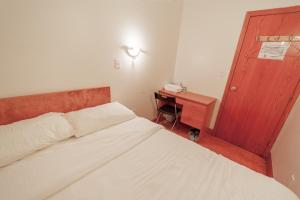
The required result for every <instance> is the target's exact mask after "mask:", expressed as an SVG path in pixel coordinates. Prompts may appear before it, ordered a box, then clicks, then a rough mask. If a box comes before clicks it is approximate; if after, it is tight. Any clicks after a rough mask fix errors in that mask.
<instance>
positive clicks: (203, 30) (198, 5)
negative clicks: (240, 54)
mask: <svg viewBox="0 0 300 200" xmlns="http://www.w3.org/2000/svg"><path fill="white" fill-rule="evenodd" d="M297 4H300V1H299V0H286V1H282V0H270V1H261V0H251V1H249V0H248V1H245V0H244V1H243V0H227V1H220V0H210V1H208V0H185V1H184V8H183V16H182V19H181V30H180V37H179V46H178V53H177V61H176V69H175V75H174V81H175V82H182V83H183V84H184V85H186V86H187V87H188V89H189V90H191V91H195V92H199V93H202V94H205V95H209V96H213V97H216V98H218V99H219V102H218V105H217V108H216V109H215V114H214V117H213V118H214V119H215V118H216V116H217V111H218V107H219V103H220V100H221V98H222V95H223V91H224V88H225V84H226V81H227V76H228V74H229V70H230V67H231V63H232V60H233V56H234V53H235V49H236V45H237V42H238V38H239V34H240V31H241V28H242V24H243V20H244V15H245V13H246V11H250V10H258V9H265V8H276V7H283V6H291V5H297ZM213 123H214V120H213V122H212V126H213Z"/></svg>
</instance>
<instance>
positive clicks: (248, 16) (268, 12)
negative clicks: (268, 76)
mask: <svg viewBox="0 0 300 200" xmlns="http://www.w3.org/2000/svg"><path fill="white" fill-rule="evenodd" d="M295 12H300V6H292V7H286V8H275V9H268V10H257V11H249V12H247V13H246V16H245V20H244V24H243V27H242V31H241V34H240V37H239V41H238V44H237V49H236V52H235V55H234V58H233V62H232V65H231V70H230V73H229V76H228V80H227V83H226V87H225V91H224V94H223V97H222V102H221V105H220V109H219V112H218V116H217V120H216V124H215V127H214V131H213V132H214V134H216V133H217V132H218V129H219V128H220V121H221V118H222V115H223V111H224V107H225V104H226V101H227V98H228V95H229V92H230V86H231V83H232V80H233V76H234V73H235V70H236V67H237V64H238V60H239V57H240V53H241V50H242V47H243V42H244V39H245V36H246V33H247V29H248V25H249V22H250V19H251V17H255V16H261V15H272V14H283V13H295ZM299 95H300V80H299V81H298V84H297V86H296V88H295V92H294V95H293V97H291V99H290V101H289V103H288V105H287V107H286V109H285V111H284V113H283V115H282V116H281V118H280V121H279V123H278V124H277V125H276V127H275V131H274V133H273V134H272V138H271V140H270V142H269V144H268V146H267V148H266V149H265V152H264V157H267V156H269V154H270V151H271V149H272V147H273V145H274V143H275V141H276V139H277V137H278V135H279V133H280V131H281V128H282V127H283V125H284V123H285V121H286V120H287V118H288V115H289V113H290V111H291V110H292V108H293V105H294V104H295V102H296V100H297V98H298V96H299Z"/></svg>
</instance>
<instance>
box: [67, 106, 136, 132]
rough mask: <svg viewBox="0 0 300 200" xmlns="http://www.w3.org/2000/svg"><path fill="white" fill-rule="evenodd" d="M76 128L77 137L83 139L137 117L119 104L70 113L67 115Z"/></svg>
mask: <svg viewBox="0 0 300 200" xmlns="http://www.w3.org/2000/svg"><path fill="white" fill-rule="evenodd" d="M65 117H66V118H67V119H68V120H69V122H70V123H71V124H72V125H73V127H74V128H75V136H76V137H81V136H84V135H87V134H90V133H93V132H95V131H98V130H101V129H104V128H107V127H110V126H112V125H116V124H119V123H122V122H125V121H128V120H131V119H133V118H135V117H136V115H135V114H134V112H132V111H131V110H129V109H128V108H126V107H125V106H123V105H122V104H120V103H118V102H113V103H107V104H103V105H100V106H96V107H91V108H85V109H82V110H78V111H73V112H69V113H67V114H66V115H65Z"/></svg>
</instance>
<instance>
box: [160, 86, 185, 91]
mask: <svg viewBox="0 0 300 200" xmlns="http://www.w3.org/2000/svg"><path fill="white" fill-rule="evenodd" d="M164 88H165V90H167V91H170V92H182V91H183V88H182V87H181V86H179V85H174V84H166V85H165V87H164Z"/></svg>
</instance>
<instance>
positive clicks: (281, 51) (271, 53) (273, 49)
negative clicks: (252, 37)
mask: <svg viewBox="0 0 300 200" xmlns="http://www.w3.org/2000/svg"><path fill="white" fill-rule="evenodd" d="M290 45H291V43H290V42H263V43H262V46H261V49H260V52H259V54H258V58H259V59H269V60H283V59H284V56H285V54H286V52H287V50H288V49H289V47H290Z"/></svg>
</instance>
